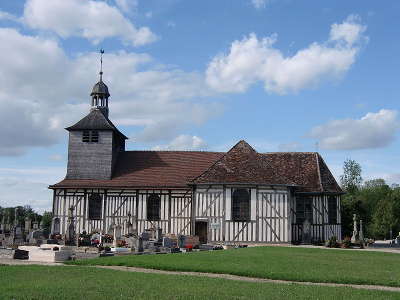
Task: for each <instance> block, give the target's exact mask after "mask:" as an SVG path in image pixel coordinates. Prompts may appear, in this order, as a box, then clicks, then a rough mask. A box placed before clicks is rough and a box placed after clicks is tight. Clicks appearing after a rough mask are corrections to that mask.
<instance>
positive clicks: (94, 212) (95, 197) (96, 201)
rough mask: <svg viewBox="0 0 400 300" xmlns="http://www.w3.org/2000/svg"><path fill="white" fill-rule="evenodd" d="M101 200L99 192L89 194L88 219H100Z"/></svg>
mask: <svg viewBox="0 0 400 300" xmlns="http://www.w3.org/2000/svg"><path fill="white" fill-rule="evenodd" d="M101 208H102V201H101V196H100V194H91V195H90V196H89V219H91V220H99V219H101Z"/></svg>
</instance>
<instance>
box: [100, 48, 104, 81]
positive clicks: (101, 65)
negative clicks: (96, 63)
mask: <svg viewBox="0 0 400 300" xmlns="http://www.w3.org/2000/svg"><path fill="white" fill-rule="evenodd" d="M103 54H104V49H100V81H103Z"/></svg>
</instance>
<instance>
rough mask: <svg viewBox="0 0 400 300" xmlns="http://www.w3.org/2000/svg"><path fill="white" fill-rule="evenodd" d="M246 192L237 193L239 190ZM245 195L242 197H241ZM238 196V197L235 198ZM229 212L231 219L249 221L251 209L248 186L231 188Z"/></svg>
mask: <svg viewBox="0 0 400 300" xmlns="http://www.w3.org/2000/svg"><path fill="white" fill-rule="evenodd" d="M243 191H245V192H246V195H244V194H242V195H238V193H240V192H243ZM244 196H245V197H247V199H244V198H242V197H244ZM236 197H239V198H236ZM231 201H232V202H231V205H232V207H231V213H232V221H235V222H250V220H251V219H250V218H251V216H250V210H251V207H250V206H251V191H250V189H249V188H236V189H233V190H232V200H231Z"/></svg>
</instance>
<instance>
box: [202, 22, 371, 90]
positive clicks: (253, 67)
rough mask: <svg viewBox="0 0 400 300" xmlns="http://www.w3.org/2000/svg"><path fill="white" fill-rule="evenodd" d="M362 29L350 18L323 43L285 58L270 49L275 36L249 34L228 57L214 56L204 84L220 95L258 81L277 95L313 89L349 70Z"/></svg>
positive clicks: (244, 87) (361, 37)
mask: <svg viewBox="0 0 400 300" xmlns="http://www.w3.org/2000/svg"><path fill="white" fill-rule="evenodd" d="M365 29H366V27H365V26H363V25H361V24H360V23H359V18H357V17H355V16H350V17H348V18H347V19H346V20H345V21H344V22H343V23H341V24H333V25H332V27H331V32H330V38H329V39H328V40H327V41H326V42H325V43H317V42H314V43H312V44H311V45H309V46H308V47H307V48H305V49H301V50H299V51H298V52H297V53H296V54H294V55H293V56H287V57H285V56H284V55H283V54H282V52H281V51H280V50H278V49H275V48H274V47H273V45H274V43H275V42H276V38H277V36H276V35H272V36H270V37H266V38H262V39H259V38H258V37H257V36H256V35H255V34H254V33H252V34H250V35H249V36H248V37H244V38H243V39H242V40H241V41H238V40H237V41H234V42H233V43H232V45H231V48H230V51H229V53H228V54H220V55H217V56H216V57H214V59H213V60H212V61H211V62H210V64H209V66H208V69H207V72H206V74H207V83H208V84H209V85H210V86H211V87H212V88H214V89H215V90H217V91H220V92H245V91H246V90H247V89H248V88H249V87H250V86H251V85H252V84H254V83H256V82H259V81H262V82H264V87H265V89H266V90H267V91H269V92H275V93H278V94H285V93H289V92H297V91H299V90H301V89H304V88H308V87H314V86H316V85H317V84H318V83H319V82H320V81H321V80H324V79H325V80H326V79H332V78H333V79H334V78H338V77H340V76H342V75H343V74H345V73H346V72H347V71H348V70H349V68H350V67H351V65H352V64H353V63H354V61H355V59H356V56H357V53H358V52H359V49H360V44H361V43H362V41H363V40H365V38H364V36H363V33H364V31H365Z"/></svg>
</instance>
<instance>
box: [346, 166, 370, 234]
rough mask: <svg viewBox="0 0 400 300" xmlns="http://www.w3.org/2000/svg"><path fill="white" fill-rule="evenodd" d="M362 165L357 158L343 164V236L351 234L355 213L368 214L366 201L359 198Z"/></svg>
mask: <svg viewBox="0 0 400 300" xmlns="http://www.w3.org/2000/svg"><path fill="white" fill-rule="evenodd" d="M361 182H362V177H361V166H360V164H359V163H357V162H356V161H355V160H351V159H347V160H345V161H344V164H343V175H341V176H340V184H341V186H342V189H343V190H345V191H346V194H345V195H344V196H343V197H342V203H341V217H342V232H343V236H351V233H352V231H353V214H357V215H358V216H364V215H366V209H365V207H364V203H363V202H362V201H361V200H360V199H359V188H360V186H361Z"/></svg>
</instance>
